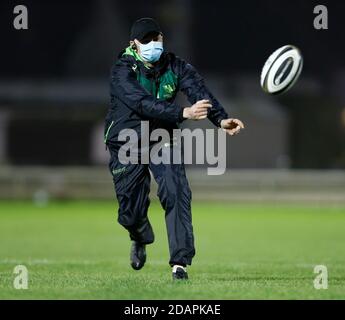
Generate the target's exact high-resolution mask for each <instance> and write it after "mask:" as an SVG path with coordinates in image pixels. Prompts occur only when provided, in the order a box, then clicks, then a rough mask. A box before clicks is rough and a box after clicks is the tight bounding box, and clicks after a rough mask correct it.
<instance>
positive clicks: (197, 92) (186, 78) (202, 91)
mask: <svg viewBox="0 0 345 320" xmlns="http://www.w3.org/2000/svg"><path fill="white" fill-rule="evenodd" d="M176 64H177V68H178V74H179V76H180V77H179V78H180V90H181V91H182V92H183V93H184V94H185V95H186V96H187V98H188V101H189V102H190V103H192V104H194V103H196V102H197V101H199V100H203V99H207V100H210V102H211V104H212V108H210V110H209V112H208V118H209V120H210V121H211V122H212V123H213V124H214V125H215V126H217V127H220V122H221V121H222V120H223V119H228V118H229V116H228V114H227V113H226V111H225V110H224V108H223V106H222V105H221V104H220V103H219V101H218V100H217V99H216V98H215V97H214V96H213V94H212V93H211V92H210V90H209V89H208V88H207V87H206V85H205V82H204V79H203V78H202V77H201V76H200V74H199V73H198V72H197V71H196V69H195V68H194V67H193V66H192V65H191V64H189V63H187V62H186V61H184V60H182V59H180V58H178V57H176Z"/></svg>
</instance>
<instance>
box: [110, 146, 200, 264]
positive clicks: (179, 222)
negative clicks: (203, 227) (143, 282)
mask: <svg viewBox="0 0 345 320" xmlns="http://www.w3.org/2000/svg"><path fill="white" fill-rule="evenodd" d="M110 153H111V161H110V170H111V172H112V175H113V181H114V185H115V191H116V196H117V199H118V203H119V211H118V222H119V223H120V224H121V225H122V226H123V227H125V228H126V229H127V230H128V231H129V235H130V238H131V240H135V241H138V242H140V243H143V244H150V243H152V242H153V241H154V233H153V230H152V227H151V224H150V221H149V219H148V216H147V211H148V208H149V205H150V199H149V192H150V180H151V176H150V171H151V172H152V174H153V176H154V178H155V180H156V182H157V184H158V193H157V195H158V197H159V200H160V202H161V205H162V207H163V209H164V210H165V221H166V227H167V232H168V240H169V251H170V260H169V264H170V265H174V264H181V265H190V264H191V263H192V258H193V257H194V255H195V248H194V236H193V227H192V216H191V196H192V194H191V190H190V188H189V184H188V180H187V177H186V173H185V168H184V164H183V163H182V164H163V163H162V164H152V163H150V164H149V165H148V164H127V165H123V164H121V163H119V162H118V159H117V153H116V152H113V151H111V150H110Z"/></svg>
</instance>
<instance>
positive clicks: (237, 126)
mask: <svg viewBox="0 0 345 320" xmlns="http://www.w3.org/2000/svg"><path fill="white" fill-rule="evenodd" d="M220 125H221V128H222V129H223V130H224V131H225V132H226V133H228V134H229V135H230V136H233V135H235V134H238V133H239V132H240V131H241V130H242V129H244V124H243V122H242V121H241V120H238V119H225V120H222V121H221V123H220Z"/></svg>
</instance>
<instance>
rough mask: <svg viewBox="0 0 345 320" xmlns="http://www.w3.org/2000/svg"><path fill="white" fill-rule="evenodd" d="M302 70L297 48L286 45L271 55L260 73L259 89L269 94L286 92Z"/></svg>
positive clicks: (301, 59)
mask: <svg viewBox="0 0 345 320" xmlns="http://www.w3.org/2000/svg"><path fill="white" fill-rule="evenodd" d="M302 69H303V57H302V54H301V52H300V50H299V49H298V48H296V47H295V46H292V45H287V46H284V47H281V48H279V49H278V50H276V51H275V52H273V53H272V54H271V56H270V57H269V58H268V60H267V61H266V63H265V65H264V67H263V69H262V72H261V87H262V89H263V90H264V91H265V92H267V93H269V94H274V95H277V94H281V93H283V92H286V91H288V90H289V89H290V88H291V87H292V86H293V85H294V84H295V83H296V81H297V80H298V78H299V76H300V74H301V72H302Z"/></svg>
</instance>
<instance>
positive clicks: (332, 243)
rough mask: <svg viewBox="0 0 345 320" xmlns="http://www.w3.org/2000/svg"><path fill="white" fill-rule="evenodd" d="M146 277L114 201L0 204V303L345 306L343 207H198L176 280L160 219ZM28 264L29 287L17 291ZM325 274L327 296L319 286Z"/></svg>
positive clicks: (154, 213)
mask: <svg viewBox="0 0 345 320" xmlns="http://www.w3.org/2000/svg"><path fill="white" fill-rule="evenodd" d="M149 215H150V218H151V222H152V225H153V227H154V230H155V234H156V242H155V243H154V244H153V245H150V246H148V248H147V253H148V259H147V263H146V265H145V267H144V268H143V269H142V270H141V271H134V270H132V269H131V268H130V266H129V246H130V242H129V238H128V235H127V233H126V231H125V230H124V229H122V227H121V226H119V225H118V224H117V221H116V218H117V208H116V203H115V201H114V202H52V203H50V204H48V205H47V206H45V207H37V206H35V205H34V204H32V203H30V202H8V201H7V202H0V299H28V298H29V299H344V298H345V208H341V207H327V206H323V207H318V206H302V205H301V206H292V205H274V204H271V205H254V204H253V205H244V204H243V205H241V204H231V203H216V202H206V201H205V202H194V203H193V224H194V232H195V243H196V250H197V255H196V257H195V259H194V261H193V265H192V266H191V267H190V268H189V276H190V280H189V281H188V282H183V283H181V282H177V283H176V282H175V283H174V282H173V281H172V280H171V274H170V267H169V266H168V263H167V262H168V258H169V256H168V245H167V236H166V229H165V222H164V213H163V211H162V209H161V207H160V205H159V204H158V203H156V202H153V203H152V205H151V208H150V213H149ZM18 264H24V265H25V266H26V267H27V268H28V271H29V288H28V289H27V290H16V289H14V288H13V280H14V277H15V275H14V274H13V269H14V267H15V266H16V265H18ZM315 265H325V266H327V268H328V277H329V279H328V281H329V283H328V286H329V288H328V289H327V290H316V289H314V286H313V280H314V278H315V276H316V275H315V274H314V272H313V269H314V266H315Z"/></svg>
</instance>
